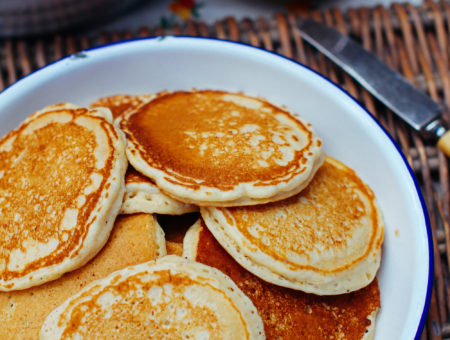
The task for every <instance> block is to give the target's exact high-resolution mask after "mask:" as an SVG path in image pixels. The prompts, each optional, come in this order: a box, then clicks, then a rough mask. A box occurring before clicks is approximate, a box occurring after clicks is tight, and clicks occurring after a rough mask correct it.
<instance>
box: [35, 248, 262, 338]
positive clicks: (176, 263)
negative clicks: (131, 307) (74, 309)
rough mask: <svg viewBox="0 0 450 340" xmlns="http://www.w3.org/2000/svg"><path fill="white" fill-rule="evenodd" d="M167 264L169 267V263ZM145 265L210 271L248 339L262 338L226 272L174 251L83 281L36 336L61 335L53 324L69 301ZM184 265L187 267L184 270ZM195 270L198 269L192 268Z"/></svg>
mask: <svg viewBox="0 0 450 340" xmlns="http://www.w3.org/2000/svg"><path fill="white" fill-rule="evenodd" d="M171 265H172V266H173V267H171ZM149 267H152V268H153V267H157V269H168V270H170V269H172V270H175V271H177V270H179V271H181V272H182V273H184V274H186V275H188V276H190V274H192V272H195V273H194V274H192V275H195V276H198V277H200V278H203V279H205V270H206V273H208V272H209V274H210V275H209V276H208V277H207V280H208V282H210V283H212V284H213V287H215V288H217V289H220V291H221V292H222V293H223V294H225V295H226V296H227V297H228V298H230V299H231V300H232V302H233V303H234V304H235V306H236V308H237V309H236V310H237V311H238V312H239V313H241V316H242V317H243V318H244V321H245V327H246V329H247V331H248V332H249V339H257V340H258V339H261V340H262V339H265V335H264V326H263V323H262V320H261V317H260V316H259V314H258V311H257V310H256V307H255V306H254V305H253V303H252V302H251V300H250V299H249V298H248V297H247V296H246V295H245V294H244V293H243V292H242V291H241V290H240V288H239V287H238V286H237V285H236V284H235V283H234V282H233V281H232V280H231V279H230V278H229V277H228V276H226V275H225V274H223V273H222V272H221V271H220V270H218V269H216V268H213V267H210V266H207V265H204V264H202V263H199V262H195V261H190V260H187V259H185V258H183V257H180V256H177V255H167V256H164V257H161V258H159V259H156V260H153V261H148V262H144V263H141V264H138V265H135V266H129V267H126V268H124V269H121V270H118V271H115V272H113V273H111V274H110V275H108V276H106V277H105V278H102V279H99V280H96V281H93V282H91V283H90V284H88V285H86V286H85V287H84V288H83V289H82V290H81V291H80V292H78V293H77V294H75V295H73V296H72V297H70V298H68V299H67V300H66V301H65V302H64V303H63V304H61V305H60V306H59V307H57V308H56V309H54V310H53V311H52V312H51V313H50V314H49V315H48V316H47V318H46V319H45V321H44V323H43V325H42V327H41V330H40V333H39V335H40V339H41V340H46V339H59V338H61V331H62V330H61V329H60V328H59V327H58V326H57V325H58V320H59V318H60V316H61V314H63V313H64V312H66V311H67V308H68V307H69V305H70V304H71V302H72V301H73V300H75V299H77V298H78V297H79V296H80V295H82V294H83V293H84V292H86V291H88V290H90V289H95V288H97V291H99V290H101V289H103V288H105V287H107V286H108V285H111V284H114V283H115V282H122V281H125V280H126V279H127V278H128V277H129V276H131V275H133V274H137V273H139V272H144V271H146V270H147V271H150V272H151V269H149ZM192 267H194V269H192ZM186 268H188V269H187V270H186ZM202 269H204V270H202ZM190 270H192V272H190ZM196 270H197V271H198V272H196ZM200 271H201V273H200ZM55 333H59V336H58V334H56V335H55Z"/></svg>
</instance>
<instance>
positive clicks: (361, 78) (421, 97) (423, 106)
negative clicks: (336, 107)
mask: <svg viewBox="0 0 450 340" xmlns="http://www.w3.org/2000/svg"><path fill="white" fill-rule="evenodd" d="M296 29H297V30H298V33H299V34H300V36H301V37H302V38H303V39H304V40H305V41H307V42H308V43H309V44H311V45H312V46H314V47H315V48H316V49H318V50H319V51H320V52H321V53H323V54H324V55H325V56H326V57H328V58H329V59H330V60H332V61H333V62H334V63H336V64H337V65H338V66H339V67H341V68H342V69H343V70H344V71H345V72H346V73H348V74H349V75H350V76H351V77H353V78H354V79H355V80H356V81H357V82H358V83H360V84H361V85H362V86H363V87H364V88H365V89H367V91H369V92H370V93H371V94H372V95H373V96H374V97H375V98H377V99H378V100H379V101H380V102H382V103H383V104H384V105H386V106H387V107H388V108H389V109H390V110H391V111H392V112H394V113H395V114H396V115H398V116H399V117H400V118H402V119H403V120H404V121H405V122H406V123H408V124H409V125H410V126H411V127H412V128H414V129H415V130H417V131H419V132H420V133H421V134H422V135H424V136H426V137H429V136H434V137H436V138H437V139H438V147H439V148H440V149H441V150H442V151H443V152H445V153H446V154H447V156H450V131H449V129H448V127H447V126H446V124H445V122H444V120H443V119H442V112H443V108H442V106H441V105H439V104H438V103H436V102H435V101H434V100H432V99H431V98H430V97H428V96H427V95H425V94H424V93H422V92H421V91H419V90H418V89H416V88H415V87H414V86H412V85H411V83H409V82H408V81H407V80H406V79H405V78H404V77H403V76H402V75H401V74H400V73H398V72H396V71H394V70H393V69H391V68H390V67H389V66H387V65H386V64H385V63H383V62H382V61H381V60H380V59H378V58H377V57H376V56H375V55H374V54H372V53H371V52H369V51H367V50H365V49H364V48H363V47H362V46H361V45H359V44H358V43H356V42H355V41H353V40H352V39H350V38H349V37H347V36H346V35H344V34H342V33H340V32H339V31H337V30H335V29H333V28H330V27H328V26H325V25H324V24H322V23H319V22H317V21H315V20H313V19H310V18H302V19H300V20H299V21H298V22H297V24H296Z"/></svg>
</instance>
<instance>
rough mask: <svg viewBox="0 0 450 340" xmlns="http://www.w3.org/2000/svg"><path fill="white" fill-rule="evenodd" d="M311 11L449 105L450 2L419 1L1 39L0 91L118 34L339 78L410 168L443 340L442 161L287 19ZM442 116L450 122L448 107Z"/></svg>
mask: <svg viewBox="0 0 450 340" xmlns="http://www.w3.org/2000/svg"><path fill="white" fill-rule="evenodd" d="M302 16H311V17H313V18H314V19H316V20H319V21H323V22H325V23H326V24H327V25H330V26H334V27H335V28H337V29H338V30H340V31H341V32H343V33H345V34H349V35H351V36H352V37H353V38H354V39H356V40H357V41H359V42H360V43H361V44H362V45H363V46H364V47H365V48H366V49H368V50H371V51H373V52H375V53H376V54H377V55H378V56H379V57H380V58H381V59H382V60H384V61H385V62H386V63H387V64H388V65H390V66H391V67H393V68H394V69H396V70H398V71H400V72H401V73H403V74H404V75H405V76H406V78H407V79H409V80H410V81H411V82H412V83H413V84H414V85H415V86H417V87H418V88H420V89H421V90H422V91H424V92H426V93H428V95H430V96H431V97H432V98H433V99H435V100H437V101H438V102H440V103H442V104H444V105H445V106H446V107H447V108H449V107H450V71H449V59H450V57H449V56H450V2H449V1H441V2H438V3H435V2H426V3H425V4H424V5H423V6H421V7H413V6H411V5H400V4H394V5H393V6H392V7H390V8H384V7H376V8H371V9H368V8H359V9H353V10H348V11H346V12H342V11H340V10H337V9H331V10H323V11H308V10H302V9H292V8H290V9H287V10H286V12H285V13H278V14H274V16H273V18H272V19H270V20H269V19H259V20H249V19H246V20H242V21H237V20H235V19H234V18H233V17H229V18H225V19H224V20H221V21H218V22H216V23H215V24H213V25H207V24H205V23H203V22H193V21H191V22H187V23H186V24H184V25H182V26H174V27H172V28H170V29H163V28H161V27H150V25H149V27H144V28H142V29H140V30H139V31H136V32H133V31H123V32H92V31H90V32H85V33H77V34H70V33H69V34H64V35H54V36H48V37H45V38H42V39H23V40H21V39H6V40H1V39H0V71H1V72H0V89H2V88H4V87H6V86H7V85H9V84H11V83H13V82H15V81H16V80H18V79H20V78H21V77H23V76H24V75H26V74H28V73H29V72H31V71H33V70H34V69H36V68H39V67H42V66H44V65H46V64H48V63H49V62H52V61H54V60H57V59H59V58H61V57H63V56H65V55H67V54H71V53H74V52H77V51H79V50H81V49H86V48H89V47H93V46H96V45H100V44H105V43H109V42H113V41H119V40H123V39H130V38H135V37H144V36H151V35H160V34H174V35H193V36H210V37H216V38H221V39H229V40H235V41H241V42H244V43H248V44H251V45H255V46H259V47H262V48H264V49H267V50H271V51H275V52H277V53H280V54H283V55H285V56H287V57H289V58H293V59H295V60H297V61H300V62H302V63H304V64H306V65H308V66H310V67H311V68H313V69H314V70H316V71H318V72H320V73H322V74H323V75H325V76H327V77H328V78H330V79H331V80H332V81H334V82H336V83H338V84H340V85H341V86H342V87H343V88H344V89H345V90H346V91H348V92H349V93H350V94H351V95H353V96H354V97H355V98H357V99H358V100H359V101H360V102H361V103H363V104H364V105H365V107H366V108H367V109H368V110H369V111H370V112H371V113H373V114H374V115H375V116H376V117H377V118H378V120H379V121H380V122H381V124H382V125H383V126H384V127H385V128H386V129H387V131H389V132H390V134H391V135H392V136H393V138H394V139H395V140H396V141H397V143H398V144H399V146H400V147H401V149H402V151H403V152H404V154H405V155H406V158H407V160H408V162H409V163H410V165H411V167H412V168H413V170H414V172H415V174H416V176H417V179H418V181H419V183H420V184H421V189H422V192H423V195H424V198H425V201H426V204H427V206H428V211H429V216H430V222H431V227H432V230H433V240H434V250H435V254H436V256H435V283H434V289H433V295H432V300H431V304H430V312H429V315H428V319H427V323H426V325H425V329H424V332H423V334H422V337H421V339H446V338H447V339H450V310H449V306H450V304H449V299H450V285H449V278H450V268H449V264H450V190H449V160H448V159H446V158H445V156H444V155H443V154H442V153H441V152H440V151H438V150H437V149H436V147H435V146H434V145H433V144H432V143H431V142H427V141H423V140H422V139H420V138H419V137H418V135H417V134H416V133H415V132H413V131H412V130H411V129H410V128H409V127H408V126H406V125H405V124H403V123H402V122H401V121H399V120H398V119H397V118H396V117H394V116H393V115H392V113H391V112H390V111H389V110H387V109H385V108H384V107H382V106H381V105H380V104H379V103H377V101H376V100H375V99H374V98H373V97H372V96H371V95H370V94H368V92H366V91H365V90H364V89H362V88H361V87H360V86H359V85H358V84H356V83H355V82H354V81H353V80H352V79H350V78H349V77H348V76H347V75H346V74H344V73H343V72H342V71H340V70H339V69H337V68H336V67H335V66H334V65H333V64H332V63H331V62H329V61H328V60H326V58H325V57H324V56H323V55H321V54H319V53H317V52H316V51H315V50H314V49H313V48H310V47H309V46H308V45H307V44H306V43H304V42H303V41H302V39H301V36H299V35H298V33H296V30H295V29H294V26H293V24H294V23H295V21H296V20H297V19H298V18H299V17H302ZM445 119H446V120H447V121H449V122H450V113H449V111H448V110H447V112H446V114H445Z"/></svg>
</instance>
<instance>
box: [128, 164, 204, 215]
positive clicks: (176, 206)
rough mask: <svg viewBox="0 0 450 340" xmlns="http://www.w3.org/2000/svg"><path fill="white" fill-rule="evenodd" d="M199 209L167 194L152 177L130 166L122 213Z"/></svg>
mask: <svg viewBox="0 0 450 340" xmlns="http://www.w3.org/2000/svg"><path fill="white" fill-rule="evenodd" d="M198 210H199V208H198V207H197V206H195V205H193V204H186V203H182V202H180V201H177V200H174V199H173V198H171V197H169V196H167V195H165V194H164V193H162V192H161V190H159V188H158V187H157V186H156V184H155V183H154V182H153V181H152V180H151V179H149V178H148V177H146V176H144V175H142V174H140V173H139V172H137V171H136V170H134V169H133V167H131V166H128V170H127V173H126V175H125V196H124V198H123V202H122V207H121V208H120V212H119V213H120V214H134V213H149V214H166V215H182V214H186V213H190V212H194V211H198Z"/></svg>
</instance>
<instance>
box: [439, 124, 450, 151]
mask: <svg viewBox="0 0 450 340" xmlns="http://www.w3.org/2000/svg"><path fill="white" fill-rule="evenodd" d="M437 146H438V148H439V149H441V151H442V152H444V153H445V154H446V155H447V156H448V157H450V130H448V131H447V132H446V133H444V134H443V135H442V136H441V137H440V138H439V141H438V143H437Z"/></svg>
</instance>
